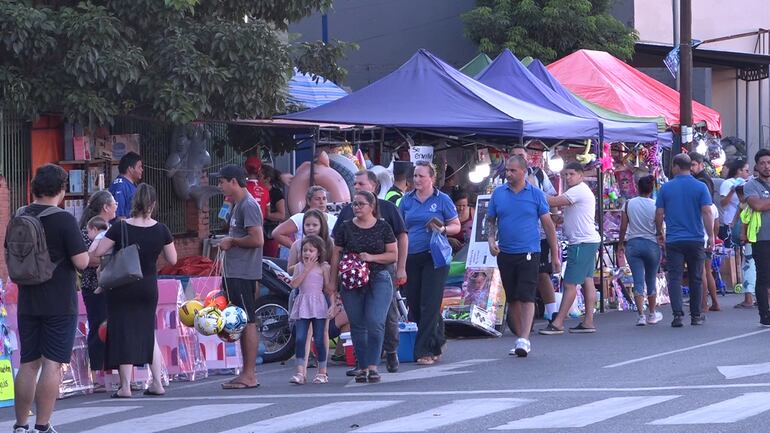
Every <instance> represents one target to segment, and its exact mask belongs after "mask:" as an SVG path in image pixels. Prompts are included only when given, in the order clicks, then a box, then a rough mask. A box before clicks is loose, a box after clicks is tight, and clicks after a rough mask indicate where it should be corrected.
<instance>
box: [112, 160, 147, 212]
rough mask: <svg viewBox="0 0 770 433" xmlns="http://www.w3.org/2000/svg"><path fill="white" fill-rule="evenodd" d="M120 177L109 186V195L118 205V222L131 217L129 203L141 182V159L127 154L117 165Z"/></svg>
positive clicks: (142, 166) (142, 171) (142, 168)
mask: <svg viewBox="0 0 770 433" xmlns="http://www.w3.org/2000/svg"><path fill="white" fill-rule="evenodd" d="M118 172H119V173H120V175H119V176H118V177H116V178H115V180H113V181H112V184H110V193H111V194H112V196H113V197H115V201H116V202H117V203H118V210H117V211H116V212H115V220H114V221H120V220H123V219H126V218H128V217H130V216H131V201H132V200H133V199H134V193H135V192H136V185H137V184H138V183H139V181H140V180H142V173H144V165H143V164H142V157H141V156H139V155H138V154H137V153H135V152H128V153H127V154H125V155H123V157H122V158H120V162H119V163H118Z"/></svg>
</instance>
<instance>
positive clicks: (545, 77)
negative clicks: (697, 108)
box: [527, 59, 673, 148]
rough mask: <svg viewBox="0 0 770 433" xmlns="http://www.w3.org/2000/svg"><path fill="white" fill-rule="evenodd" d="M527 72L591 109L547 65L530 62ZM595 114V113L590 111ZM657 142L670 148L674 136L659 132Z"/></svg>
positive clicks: (579, 104) (566, 96)
mask: <svg viewBox="0 0 770 433" xmlns="http://www.w3.org/2000/svg"><path fill="white" fill-rule="evenodd" d="M527 70H528V71H529V72H531V73H532V75H534V76H535V77H536V78H537V79H538V80H539V81H540V82H541V83H543V84H545V85H546V86H548V88H549V89H551V90H553V91H554V93H557V94H558V95H560V96H561V97H562V98H564V99H565V100H567V101H569V102H570V104H571V105H574V106H580V107H584V108H585V109H586V110H589V111H590V109H589V108H588V107H586V106H585V105H583V103H582V102H580V100H579V99H577V98H576V97H575V95H573V94H572V92H570V91H569V90H567V88H566V87H564V86H562V85H561V83H560V82H559V80H557V79H556V77H554V76H553V75H551V73H550V72H548V68H546V67H545V65H544V64H543V63H542V62H541V61H540V60H537V59H535V60H533V61H532V62H530V64H529V66H527ZM590 112H591V113H593V111H590ZM604 131H605V132H604V133H605V136H606V135H607V127H606V126H605V129H604ZM657 140H658V142H660V144H661V146H663V147H666V148H670V147H671V145H672V143H673V135H672V134H671V132H658V133H657ZM639 142H640V143H643V142H644V141H639Z"/></svg>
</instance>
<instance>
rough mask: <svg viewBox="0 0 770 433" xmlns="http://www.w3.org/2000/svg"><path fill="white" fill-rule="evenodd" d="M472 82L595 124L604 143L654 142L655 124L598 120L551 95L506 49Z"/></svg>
mask: <svg viewBox="0 0 770 433" xmlns="http://www.w3.org/2000/svg"><path fill="white" fill-rule="evenodd" d="M476 79H477V80H478V81H479V82H481V83H483V84H486V85H487V86H489V87H492V88H495V89H497V90H499V91H501V92H503V93H505V94H508V95H511V96H513V97H515V98H518V99H521V100H523V101H526V102H529V103H532V104H535V105H538V106H540V107H543V108H546V109H548V110H552V111H556V112H559V113H563V114H568V115H571V116H577V117H583V118H586V119H595V120H598V121H599V122H601V124H602V125H603V129H604V139H605V140H607V141H611V142H615V141H625V142H634V143H648V142H654V141H656V140H657V134H658V130H657V125H656V124H655V123H651V122H620V121H616V120H609V119H604V118H602V117H600V116H598V115H597V114H595V113H594V112H592V111H591V110H589V109H588V108H587V107H585V106H584V105H583V104H581V103H580V102H578V101H577V100H576V99H575V98H574V97H572V98H566V97H564V95H562V94H560V93H557V92H555V91H553V90H552V89H551V88H549V87H548V86H547V85H545V84H544V83H543V82H542V81H540V80H539V79H538V78H537V77H535V76H534V75H533V74H532V73H531V72H530V71H529V70H527V68H526V67H524V65H522V64H521V62H519V60H518V59H517V58H516V57H515V56H514V55H513V53H511V51H510V50H508V49H507V48H506V49H505V50H503V52H502V53H500V55H498V56H497V58H496V59H495V60H494V61H493V62H492V63H491V64H490V65H489V66H487V67H486V69H484V70H483V71H481V72H480V73H479V75H477V76H476Z"/></svg>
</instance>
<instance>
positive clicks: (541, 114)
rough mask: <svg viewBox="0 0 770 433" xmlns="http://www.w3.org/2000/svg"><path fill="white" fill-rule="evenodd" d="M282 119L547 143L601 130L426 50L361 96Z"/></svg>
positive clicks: (593, 134) (360, 92)
mask: <svg viewBox="0 0 770 433" xmlns="http://www.w3.org/2000/svg"><path fill="white" fill-rule="evenodd" d="M278 117H280V118H284V119H293V120H304V121H314V122H330V123H348V124H350V123H353V124H361V125H377V126H382V127H393V128H414V129H424V130H430V131H436V132H451V133H459V134H477V135H482V136H498V137H521V138H524V137H529V138H544V139H585V138H592V137H596V136H598V135H599V128H600V125H599V122H598V121H596V120H595V119H585V118H581V117H575V116H571V115H568V114H565V113H562V112H560V111H558V112H557V111H552V110H548V109H546V108H543V107H540V106H537V105H534V104H531V103H529V102H525V101H522V100H519V99H516V98H513V97H511V96H509V95H506V94H504V93H502V92H499V91H497V90H495V89H492V88H490V87H487V86H485V85H484V84H481V83H479V82H478V81H476V80H474V79H472V78H470V77H468V76H466V75H465V74H463V73H462V72H459V71H458V70H456V69H454V68H453V67H451V66H449V65H448V64H446V63H444V62H443V61H441V60H440V59H438V58H437V57H435V56H434V55H433V54H431V53H430V52H428V51H426V50H422V49H421V50H419V51H417V53H416V54H415V55H414V56H412V58H411V59H409V61H407V62H406V63H404V64H403V65H402V66H401V67H399V68H398V69H397V70H395V71H394V72H392V73H390V74H388V75H386V76H385V77H383V78H381V79H379V80H378V81H376V82H374V83H372V84H370V85H369V86H367V87H364V88H363V89H361V90H358V91H357V92H354V93H352V94H350V95H348V96H345V97H344V98H340V99H338V100H336V101H333V102H329V103H328V104H325V105H322V106H320V107H317V108H313V109H311V110H307V111H303V112H299V113H292V114H287V115H282V116H278Z"/></svg>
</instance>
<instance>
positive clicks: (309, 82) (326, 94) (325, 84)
mask: <svg viewBox="0 0 770 433" xmlns="http://www.w3.org/2000/svg"><path fill="white" fill-rule="evenodd" d="M347 94H348V92H346V91H344V90H343V89H342V88H340V87H339V86H337V85H336V84H334V83H333V82H331V81H327V80H326V79H325V78H323V77H319V78H318V81H314V80H313V78H312V77H311V76H310V74H302V73H300V72H299V71H298V70H297V68H294V76H293V77H291V80H289V103H293V104H295V105H298V106H300V107H304V108H315V107H318V106H321V105H323V104H326V103H328V102H331V101H336V100H337V99H340V98H342V97H343V96H347Z"/></svg>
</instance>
